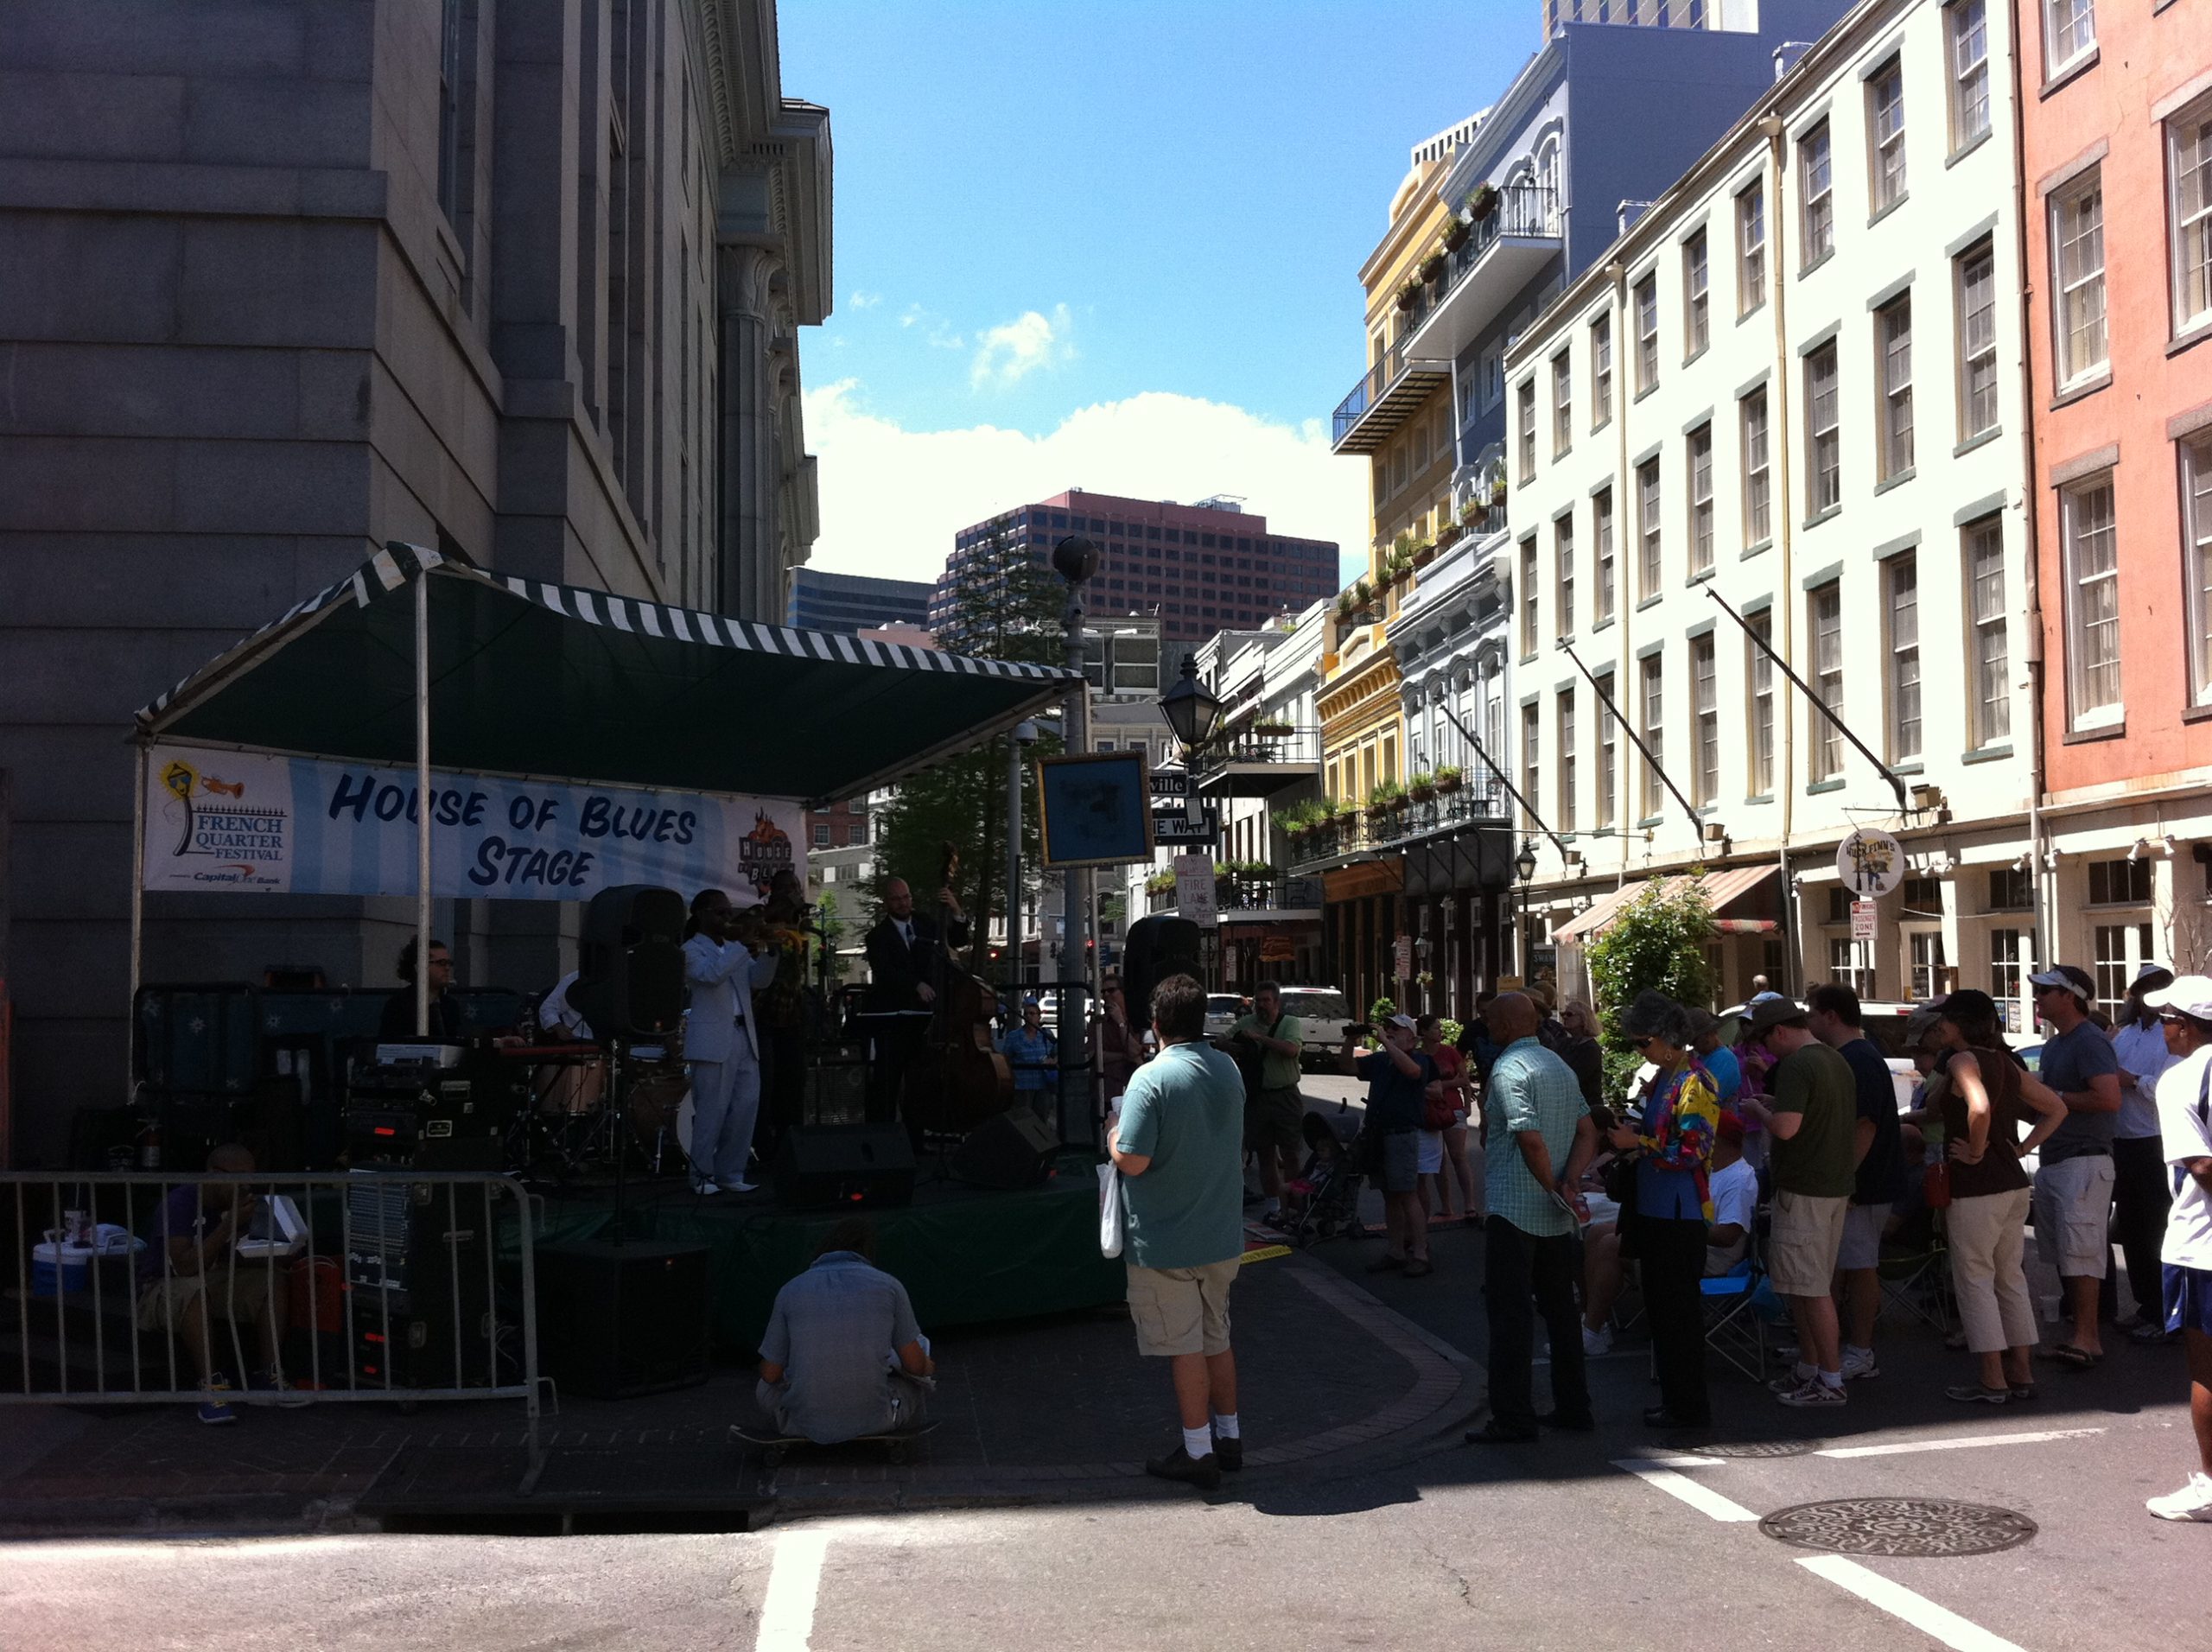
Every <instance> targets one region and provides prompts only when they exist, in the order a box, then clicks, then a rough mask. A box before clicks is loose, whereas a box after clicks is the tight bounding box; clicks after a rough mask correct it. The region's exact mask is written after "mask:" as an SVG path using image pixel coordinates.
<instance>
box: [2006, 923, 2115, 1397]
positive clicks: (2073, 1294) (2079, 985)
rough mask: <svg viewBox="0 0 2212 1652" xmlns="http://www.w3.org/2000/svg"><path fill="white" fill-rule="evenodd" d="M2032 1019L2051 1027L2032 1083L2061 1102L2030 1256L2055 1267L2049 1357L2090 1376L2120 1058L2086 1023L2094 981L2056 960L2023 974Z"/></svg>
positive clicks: (2097, 1350)
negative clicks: (2055, 1330) (2055, 1329)
mask: <svg viewBox="0 0 2212 1652" xmlns="http://www.w3.org/2000/svg"><path fill="white" fill-rule="evenodd" d="M2028 981H2029V984H2030V985H2031V986H2032V987H2033V988H2035V994H2036V1013H2037V1015H2038V1016H2040V1017H2041V1018H2042V1019H2043V1020H2044V1023H2045V1024H2046V1025H2047V1026H2050V1029H2051V1032H2050V1037H2049V1038H2048V1039H2045V1040H2044V1046H2043V1055H2042V1058H2041V1060H2040V1062H2039V1064H2038V1067H2037V1077H2039V1078H2040V1079H2042V1081H2043V1082H2044V1083H2045V1084H2047V1085H2049V1086H2050V1088H2051V1089H2052V1090H2056V1091H2057V1092H2058V1096H2059V1099H2060V1100H2061V1101H2063V1102H2065V1103H2066V1121H2065V1122H2064V1123H2063V1124H2061V1125H2060V1126H2059V1127H2058V1129H2057V1132H2056V1134H2054V1135H2052V1136H2051V1138H2050V1140H2049V1141H2046V1142H2044V1144H2043V1160H2042V1166H2041V1168H2039V1169H2038V1170H2037V1172H2036V1186H2035V1202H2034V1204H2033V1207H2032V1208H2033V1210H2034V1212H2035V1224H2036V1249H2037V1252H2039V1253H2040V1254H2041V1255H2042V1257H2043V1259H2044V1261H2046V1262H2049V1263H2050V1265H2051V1266H2052V1267H2053V1268H2056V1269H2057V1270H2058V1282H2059V1287H2060V1292H2061V1296H2060V1301H2061V1312H2063V1313H2064V1314H2065V1316H2066V1318H2067V1321H2068V1332H2069V1334H2068V1336H2067V1337H2066V1339H2065V1340H2064V1341H2063V1342H2060V1343H2058V1344H2055V1345H2054V1346H2053V1347H2052V1348H2051V1350H2050V1357H2051V1358H2053V1359H2055V1360H2056V1361H2057V1362H2058V1363H2060V1364H2062V1365H2066V1366H2070V1367H2072V1368H2073V1369H2075V1370H2088V1369H2089V1368H2090V1367H2091V1366H2093V1365H2095V1364H2096V1363H2098V1362H2099V1361H2101V1360H2102V1359H2103V1358H2104V1345H2103V1343H2102V1341H2101V1337H2100V1333H2099V1328H2098V1325H2097V1293H2098V1291H2099V1290H2100V1289H2101V1287H2102V1286H2103V1284H2104V1278H2105V1273H2106V1270H2107V1268H2110V1267H2111V1266H2112V1242H2111V1239H2110V1237H2109V1229H2110V1225H2111V1222H2112V1178H2113V1165H2112V1141H2113V1133H2114V1131H2115V1130H2116V1129H2117V1128H2118V1126H2119V1123H2120V1059H2119V1058H2118V1057H2117V1056H2115V1055H2114V1054H2113V1048H2112V1041H2111V1040H2110V1039H2107V1038H2106V1037H2105V1035H2104V1034H2103V1033H2102V1032H2099V1031H2098V1030H2097V1028H2096V1026H2095V1025H2094V1023H2093V1022H2092V1021H2091V1020H2089V1002H2090V1000H2091V998H2092V996H2093V995H2094V993H2095V990H2096V983H2095V982H2093V981H2091V980H2090V979H2089V975H2088V971H2087V970H2085V969H2076V968H2075V967H2074V965H2072V964H2070V963H2062V964H2059V965H2057V966H2056V967H2055V968H2053V969H2045V970H2044V971H2043V972H2042V973H2041V974H2039V975H2031V976H2029V977H2028Z"/></svg>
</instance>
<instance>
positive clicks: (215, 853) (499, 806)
mask: <svg viewBox="0 0 2212 1652" xmlns="http://www.w3.org/2000/svg"><path fill="white" fill-rule="evenodd" d="M203 765H204V767H203ZM218 769H219V772H218ZM146 802H147V815H146V835H145V842H144V852H145V865H146V880H145V881H146V887H147V888H149V889H156V890H158V889H170V890H188V889H189V890H199V891H207V890H211V889H213V890H221V889H250V890H258V891H263V892H267V893H290V894H315V895H376V894H411V893H414V891H415V884H416V871H415V856H416V823H417V821H418V820H419V819H420V818H421V816H422V813H423V808H424V807H425V805H424V803H423V799H422V797H421V796H420V794H419V792H418V790H417V788H416V783H415V776H414V774H413V772H411V771H409V770H402V769H384V768H376V767H371V766H365V765H361V764H351V763H334V762H327V761H323V760H321V759H312V758H289V757H276V756H268V755H262V754H258V753H220V754H217V753H203V752H198V751H188V750H185V749H180V748H168V749H164V748H156V750H154V751H153V752H152V753H150V754H149V764H148V769H147V799H146ZM427 807H428V810H429V821H430V893H432V894H434V895H441V896H493V897H496V898H498V899H505V900H588V899H590V898H591V897H592V896H593V895H594V894H595V893H598V892H599V891H600V890H601V889H605V888H608V887H611V886H614V885H617V884H626V883H652V884H659V885H662V886H665V887H669V888H674V889H683V890H696V889H701V888H705V887H709V886H713V887H718V888H723V889H729V890H732V891H735V890H739V889H743V888H747V887H750V888H752V889H753V891H754V892H755V893H758V894H759V895H760V896H761V897H762V898H764V899H765V898H766V893H767V889H768V885H769V882H770V880H772V879H773V878H774V876H775V875H776V874H778V873H779V872H783V871H785V870H791V871H796V872H798V873H799V874H800V875H801V876H804V862H803V861H802V858H801V855H802V851H801V849H800V848H799V838H798V829H799V823H800V810H799V806H798V804H793V803H786V802H784V801H781V800H779V799H763V798H758V797H726V796H721V795H715V794H706V793H698V792H666V791H642V790H638V789H634V788H630V787H625V786H601V785H569V784H564V783H562V782H559V781H525V780H505V779H495V778H492V777H490V776H486V775H474V774H461V773H454V772H448V771H443V770H436V771H433V772H432V774H431V778H430V791H429V801H428V804H427Z"/></svg>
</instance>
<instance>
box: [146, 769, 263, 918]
mask: <svg viewBox="0 0 2212 1652" xmlns="http://www.w3.org/2000/svg"><path fill="white" fill-rule="evenodd" d="M282 772H283V771H282V770H281V768H280V769H278V770H277V773H278V774H280V775H281V774H282ZM270 784H271V783H270V781H269V780H268V779H266V778H236V779H226V778H223V777H222V776H221V775H219V774H212V773H202V772H200V770H199V769H198V768H196V767H194V766H193V765H192V764H190V763H188V762H186V761H185V760H184V759H181V758H179V759H175V760H174V761H172V762H170V763H168V765H167V766H164V767H163V768H162V772H161V787H162V804H161V810H162V820H163V822H164V823H167V824H168V825H170V826H173V827H175V829H176V839H175V846H174V847H173V848H171V849H170V851H169V855H170V860H171V862H172V873H173V874H175V875H177V876H181V877H182V878H183V879H185V880H187V881H189V882H192V883H198V884H228V885H234V886H257V885H265V886H271V887H274V886H278V885H280V884H281V883H282V882H283V879H282V878H281V877H280V876H279V875H278V873H279V868H281V867H283V864H284V862H285V860H286V858H287V855H288V852H289V833H290V829H291V811H290V810H289V807H288V806H287V805H288V804H289V802H290V798H289V795H288V796H287V797H285V799H284V801H283V803H279V802H277V800H276V799H275V798H274V797H258V796H256V795H254V794H255V792H256V791H257V790H267V789H269V787H270Z"/></svg>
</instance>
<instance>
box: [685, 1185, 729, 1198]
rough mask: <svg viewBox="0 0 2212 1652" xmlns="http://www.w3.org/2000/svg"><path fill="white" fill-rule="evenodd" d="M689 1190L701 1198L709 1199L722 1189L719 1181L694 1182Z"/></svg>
mask: <svg viewBox="0 0 2212 1652" xmlns="http://www.w3.org/2000/svg"><path fill="white" fill-rule="evenodd" d="M691 1191H693V1192H695V1193H696V1194H697V1195H698V1196H699V1197H700V1198H702V1199H710V1198H714V1196H715V1194H717V1193H719V1192H721V1191H722V1190H721V1185H720V1184H719V1183H715V1182H694V1183H692V1184H691Z"/></svg>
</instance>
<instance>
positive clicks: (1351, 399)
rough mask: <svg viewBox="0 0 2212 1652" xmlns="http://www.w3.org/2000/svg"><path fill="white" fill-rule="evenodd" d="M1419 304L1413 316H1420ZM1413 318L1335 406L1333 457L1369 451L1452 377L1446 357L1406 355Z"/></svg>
mask: <svg viewBox="0 0 2212 1652" xmlns="http://www.w3.org/2000/svg"><path fill="white" fill-rule="evenodd" d="M1420 313H1421V312H1420V309H1419V307H1418V306H1417V307H1416V308H1415V311H1414V315H1418V314H1420ZM1413 326H1414V320H1413V315H1408V318H1407V319H1406V320H1405V321H1402V323H1401V324H1400V328H1401V330H1400V335H1399V338H1398V341H1397V342H1396V343H1395V344H1394V345H1392V346H1390V347H1389V349H1388V350H1387V351H1385V352H1384V353H1383V359H1381V360H1380V361H1378V362H1376V364H1375V365H1373V366H1372V367H1370V368H1369V369H1368V370H1367V371H1366V372H1364V373H1363V374H1362V375H1361V376H1360V380H1359V383H1357V384H1355V385H1353V386H1352V391H1351V395H1349V396H1347V397H1344V400H1343V401H1341V402H1339V403H1337V411H1336V416H1335V417H1334V419H1333V420H1332V436H1331V444H1332V449H1333V451H1335V452H1337V453H1373V452H1374V451H1375V450H1376V448H1379V447H1381V446H1382V445H1383V442H1386V441H1388V440H1389V436H1390V433H1391V432H1392V431H1394V430H1395V429H1397V428H1398V427H1399V426H1400V425H1401V424H1403V423H1405V422H1406V420H1407V419H1408V418H1409V417H1410V416H1412V414H1413V411H1414V409H1415V408H1417V407H1419V406H1420V405H1421V403H1422V402H1424V401H1426V400H1427V397H1428V393H1429V392H1430V391H1432V390H1433V389H1434V388H1435V387H1436V386H1437V385H1439V384H1448V383H1449V382H1450V381H1451V378H1452V363H1451V359H1450V358H1449V357H1446V359H1443V360H1441V361H1433V360H1429V359H1426V358H1423V357H1418V356H1414V355H1411V354H1408V352H1407V349H1406V339H1407V334H1409V333H1410V332H1411V331H1412V328H1413Z"/></svg>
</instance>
